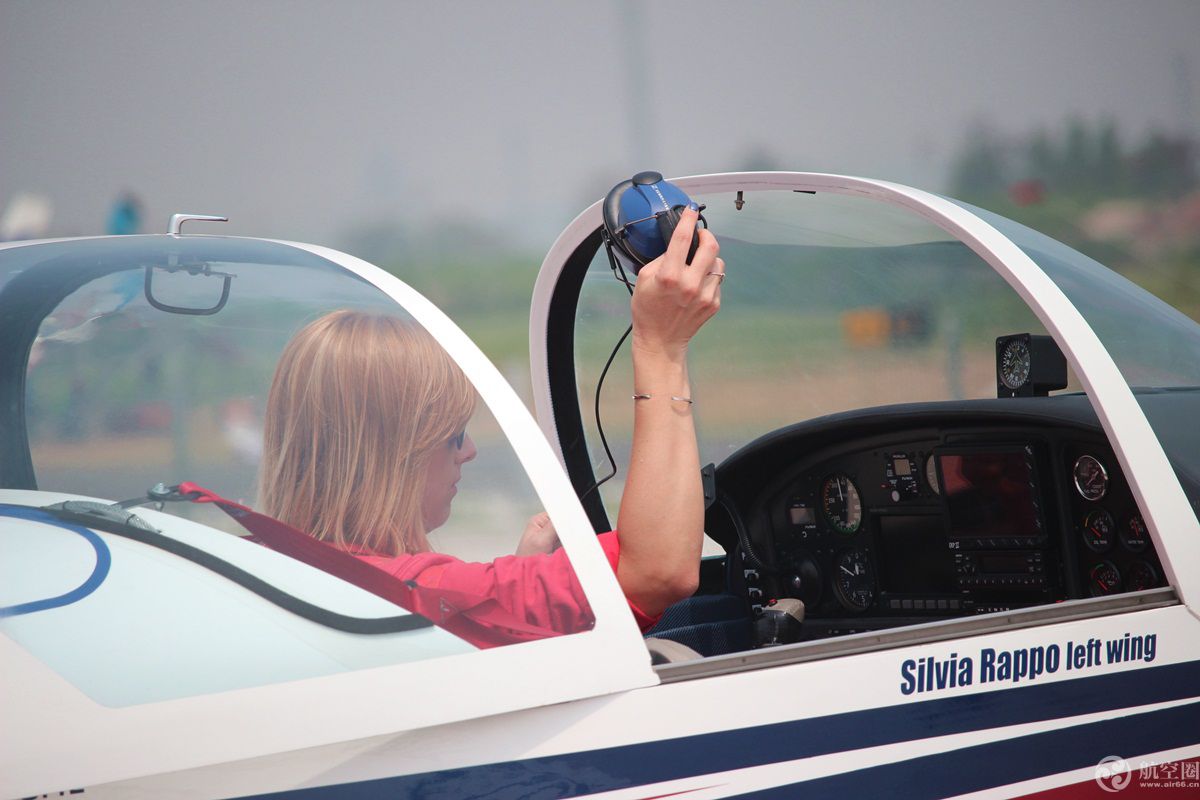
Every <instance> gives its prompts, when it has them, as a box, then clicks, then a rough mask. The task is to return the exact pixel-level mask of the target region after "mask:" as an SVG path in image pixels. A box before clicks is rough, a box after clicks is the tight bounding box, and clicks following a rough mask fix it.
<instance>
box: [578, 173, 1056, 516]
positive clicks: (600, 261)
mask: <svg viewBox="0 0 1200 800" xmlns="http://www.w3.org/2000/svg"><path fill="white" fill-rule="evenodd" d="M696 199H697V200H698V201H699V202H702V203H704V204H706V206H707V209H706V210H705V212H704V215H705V217H706V218H707V220H708V222H709V226H710V228H711V229H712V230H713V232H714V233H715V234H716V236H717V238H718V240H719V241H720V243H721V256H722V257H723V258H724V259H725V261H726V263H727V271H728V275H729V277H728V280H726V281H725V283H724V285H723V286H722V306H721V313H720V314H719V315H718V317H717V318H716V319H714V320H713V322H712V323H710V324H709V325H707V326H706V327H705V328H704V329H703V330H702V331H701V332H700V334H699V335H698V336H697V338H696V340H695V342H694V343H693V345H692V348H691V376H692V382H693V396H694V398H695V401H696V406H695V411H696V419H697V425H698V427H699V429H700V440H701V459H702V463H708V462H714V463H717V464H720V463H721V462H722V461H723V460H724V459H725V458H726V457H727V456H729V455H730V454H731V453H733V452H734V451H735V450H737V449H738V448H740V447H741V446H743V445H745V444H747V443H748V442H750V441H752V440H753V439H755V438H757V437H759V436H761V435H763V434H765V433H767V432H769V431H771V430H774V429H776V428H779V427H782V426H785V425H790V424H792V423H796V422H800V421H803V420H807V419H811V418H815V417H820V416H823V415H827V414H833V413H837V412H841V411H848V410H853V409H859V408H865V407H871V406H880V405H887V404H893V403H910V402H923V401H936V400H954V399H967V398H986V397H995V396H996V378H995V366H994V365H995V340H996V337H998V336H1002V335H1006V334H1012V333H1023V332H1029V333H1034V334H1043V333H1045V329H1044V328H1043V326H1042V325H1041V324H1040V323H1039V322H1038V321H1037V319H1036V317H1035V316H1034V315H1033V314H1032V312H1031V311H1030V310H1029V309H1028V307H1027V306H1026V304H1025V303H1024V302H1023V301H1022V300H1021V299H1020V297H1019V296H1018V295H1017V294H1016V293H1015V292H1014V291H1013V290H1012V289H1011V288H1009V286H1008V285H1007V284H1006V283H1005V282H1004V280H1003V279H1001V278H1000V277H999V276H998V275H997V274H996V273H995V271H994V270H993V269H992V268H991V267H990V266H989V265H988V264H987V263H985V262H984V261H983V260H982V259H981V258H979V257H978V256H977V255H975V254H974V253H973V252H972V251H971V250H970V249H969V248H968V247H967V246H966V245H964V244H962V243H961V242H959V241H957V240H955V239H953V238H951V237H950V236H949V235H948V234H947V233H945V232H944V231H943V230H942V229H940V228H938V227H936V226H934V225H933V224H931V223H929V222H928V221H926V220H925V219H924V218H922V217H920V216H918V215H917V214H915V213H913V212H911V211H908V210H906V209H904V208H900V207H897V206H894V205H891V204H888V203H883V202H880V201H876V200H871V199H868V198H862V197H853V196H844V195H833V194H827V193H816V194H813V193H807V192H793V191H746V192H744V193H741V195H740V200H741V202H740V203H737V202H735V201H736V200H737V199H738V196H737V195H735V193H733V192H728V193H712V194H706V195H702V196H698V197H697V198H696ZM628 323H629V311H628V295H627V292H626V290H625V288H624V287H623V286H621V285H620V284H619V283H618V282H617V281H615V280H614V279H613V276H612V273H611V270H610V267H609V263H608V259H607V257H606V255H605V252H604V250H603V249H601V250H600V251H599V252H598V253H597V254H596V256H595V257H594V258H593V260H592V263H591V266H590V268H589V271H588V273H587V276H586V278H585V281H584V285H583V288H582V290H581V296H580V300H579V306H578V312H577V318H576V341H575V365H576V374H577V379H578V389H579V396H580V404H581V407H582V408H584V409H585V414H584V420H585V429H586V430H587V432H588V435H589V439H588V446H589V451H590V453H591V454H592V459H593V467H594V470H595V472H596V474H597V476H601V475H604V474H607V472H608V462H607V459H606V458H605V457H604V449H603V446H602V444H601V442H600V437H599V433H598V430H597V427H596V421H595V418H594V415H593V414H592V407H593V398H594V395H595V391H596V384H597V381H598V378H599V375H600V372H601V369H602V368H603V366H604V363H605V360H606V359H607V356H608V354H609V352H610V351H611V349H612V347H613V345H614V344H615V342H616V341H617V339H618V337H619V336H620V334H621V332H622V331H623V330H624V328H625V326H626V325H628ZM620 357H621V358H627V357H628V356H627V353H622V354H621V356H620ZM630 373H631V371H630V370H629V369H628V368H627V367H626V368H617V367H616V366H614V367H613V368H612V369H610V371H609V374H608V376H607V377H606V379H605V385H604V387H603V393H602V397H601V400H600V412H601V414H600V416H601V422H602V425H603V428H604V432H605V435H606V436H607V439H608V442H609V444H610V445H611V446H612V448H613V451H614V455H615V457H616V460H617V463H618V464H620V463H624V461H623V459H624V458H625V457H626V456H627V454H628V447H629V435H630V429H631V424H632V423H631V420H632V410H631V408H630V403H629V400H628V398H629V396H630V394H632V391H633V387H632V386H631V385H630V383H629V375H630ZM1077 388H1078V386H1077V384H1076V382H1075V381H1074V380H1073V379H1072V382H1071V384H1070V386H1069V387H1068V389H1069V390H1073V389H1077ZM619 481H620V475H618V476H617V478H616V479H615V480H614V481H613V482H612V483H616V484H619ZM602 491H603V492H605V495H604V497H605V502H606V508H607V509H608V511H609V514H610V517H611V515H612V514H613V513H614V511H615V508H616V501H617V500H618V498H619V497H620V489H619V485H618V486H612V485H606V486H605V487H604V489H603V490H602Z"/></svg>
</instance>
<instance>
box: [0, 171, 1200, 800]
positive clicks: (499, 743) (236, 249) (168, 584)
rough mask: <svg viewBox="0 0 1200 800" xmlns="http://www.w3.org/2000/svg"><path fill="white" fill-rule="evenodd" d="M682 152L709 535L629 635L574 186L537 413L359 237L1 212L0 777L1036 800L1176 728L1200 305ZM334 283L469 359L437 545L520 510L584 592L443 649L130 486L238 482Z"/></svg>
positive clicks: (1190, 595)
mask: <svg viewBox="0 0 1200 800" xmlns="http://www.w3.org/2000/svg"><path fill="white" fill-rule="evenodd" d="M677 183H678V185H679V186H680V187H681V188H683V189H684V190H685V191H687V192H688V194H689V195H691V196H692V197H694V198H696V199H698V200H700V201H701V202H703V203H704V204H705V205H706V206H707V208H706V211H705V216H706V217H707V219H708V221H709V224H710V226H711V227H712V229H713V230H714V232H716V234H717V236H718V237H719V239H720V241H721V244H722V257H724V258H725V260H726V262H727V264H728V275H729V278H728V280H727V281H725V283H724V285H723V309H722V311H721V314H720V315H719V316H718V317H717V319H716V320H715V321H714V323H713V324H712V325H710V326H708V327H706V328H705V330H704V331H703V332H702V333H701V335H700V336H699V337H698V338H697V340H696V341H695V342H694V344H693V350H692V355H693V364H692V373H693V381H694V393H693V396H694V398H695V402H696V405H695V414H696V417H697V420H698V425H699V427H700V430H701V453H702V457H703V461H705V462H711V463H710V464H709V466H707V467H705V468H704V469H703V470H702V473H703V476H704V480H705V486H706V499H707V500H708V502H709V506H708V509H707V517H706V532H707V534H708V536H709V538H710V544H709V548H708V552H709V553H710V555H708V556H707V557H706V558H705V559H704V561H703V563H702V564H701V566H700V569H701V588H700V591H699V592H698V593H697V594H696V596H694V597H693V598H691V599H689V600H686V601H684V602H683V603H680V604H678V605H677V606H675V607H672V608H671V609H668V611H667V613H666V614H665V615H664V616H663V619H662V620H661V621H660V622H659V623H658V625H657V626H656V627H655V629H653V630H652V631H651V632H650V638H648V639H643V637H642V635H641V634H640V633H639V631H638V629H637V627H636V625H635V624H634V620H633V618H632V616H631V614H630V611H629V608H628V605H627V604H626V603H625V601H624V599H623V598H622V596H621V593H620V589H619V587H618V585H617V582H616V580H615V578H614V576H613V573H612V570H611V569H610V568H609V565H608V563H607V562H606V560H605V558H604V556H603V554H602V552H601V550H600V548H599V546H598V545H597V543H596V541H595V537H594V534H595V533H597V532H600V531H606V530H609V529H610V528H611V527H612V525H611V520H612V519H614V518H615V517H614V512H615V508H616V503H617V502H618V500H619V496H620V484H619V481H620V477H619V476H620V469H619V465H620V464H621V463H623V461H624V459H625V458H626V457H627V453H628V450H629V434H630V431H631V416H632V409H631V408H630V405H631V403H630V401H629V399H628V398H629V396H630V394H631V393H632V387H631V386H630V385H629V377H628V375H627V374H626V373H627V372H628V370H622V369H620V368H619V367H618V368H614V369H612V370H610V374H608V376H607V378H606V379H604V380H602V376H603V375H604V371H605V364H606V361H607V359H608V356H609V355H610V353H611V352H612V351H614V350H615V349H617V346H618V340H619V339H620V337H621V333H622V331H623V330H624V328H625V326H626V325H627V324H628V294H627V288H626V286H625V285H623V283H622V282H621V281H620V280H616V279H615V278H617V277H619V276H615V275H614V270H613V268H612V265H610V262H609V261H608V259H607V258H606V256H605V253H604V250H603V247H602V241H601V234H600V210H599V204H598V203H597V204H596V205H593V206H592V207H590V208H589V209H587V210H586V211H584V212H583V213H582V214H581V215H580V216H579V217H578V218H577V219H576V220H575V221H574V222H573V223H572V224H571V225H570V226H569V227H568V228H567V229H566V231H564V233H563V234H562V235H561V236H560V237H559V239H558V241H557V242H556V243H555V244H554V246H553V247H552V249H551V251H550V253H549V254H548V256H547V257H546V260H545V262H544V264H543V266H542V269H541V272H540V274H539V277H538V281H537V284H536V286H535V290H534V297H533V306H532V309H531V315H530V351H531V362H532V375H533V381H534V389H535V398H534V399H535V405H536V413H537V419H538V421H540V425H541V427H540V429H539V427H538V422H535V420H534V418H533V417H532V416H530V414H529V413H528V411H527V410H526V409H525V408H524V406H523V405H522V404H521V402H520V400H519V399H518V397H517V396H516V394H515V393H514V392H513V390H512V389H511V388H510V387H509V385H508V384H507V383H506V382H505V381H504V380H503V378H502V377H501V375H500V374H499V373H498V372H497V371H496V369H495V368H494V367H493V366H492V365H491V363H490V362H489V361H488V360H487V359H486V358H485V357H484V356H483V355H482V353H481V352H480V351H479V350H478V348H476V347H475V345H474V344H473V343H472V342H471V341H470V340H469V339H468V338H467V337H466V336H465V335H464V334H463V333H462V332H461V331H460V330H459V329H458V328H457V327H456V326H455V325H454V323H453V322H451V321H450V320H449V319H448V318H447V317H445V316H444V315H443V314H442V313H441V312H440V311H439V310H438V309H437V308H436V307H434V306H433V305H432V304H431V303H429V302H428V301H427V300H426V299H425V298H423V297H422V296H421V295H419V294H418V293H416V292H415V291H413V290H412V289H411V288H410V287H408V286H407V285H406V284H405V283H403V282H402V280H400V279H399V278H397V277H395V276H392V275H390V274H388V273H385V272H384V271H382V270H380V269H378V268H376V267H374V266H372V265H370V264H366V263H365V262H362V261H360V260H358V259H355V258H353V257H351V256H347V255H345V254H342V253H337V252H335V251H332V250H328V249H326V248H321V247H316V246H311V245H302V244H295V243H283V242H272V241H265V240H256V239H240V238H228V237H219V236H195V235H182V234H180V233H179V231H178V224H176V225H175V227H174V230H173V233H172V234H171V235H165V236H128V237H119V238H118V237H110V238H94V239H80V240H69V241H53V242H35V243H21V244H13V245H7V246H3V247H2V249H0V330H2V331H3V335H2V336H0V341H2V342H3V343H4V344H3V348H2V349H0V394H2V395H3V397H2V400H3V402H2V403H0V443H2V446H0V576H2V579H0V614H2V615H3V616H0V634H2V635H0V664H3V671H4V675H5V680H4V682H3V689H2V690H0V692H2V693H0V698H2V699H0V703H2V707H3V709H4V717H5V720H6V724H5V726H4V733H3V740H2V742H3V746H2V747H0V794H3V795H4V796H29V795H38V794H46V793H57V792H62V793H64V794H66V793H82V794H86V795H87V796H97V797H132V796H148V795H152V796H155V797H180V798H183V797H248V796H254V797H267V796H276V795H277V794H279V793H287V794H288V796H293V795H295V796H304V797H341V796H377V795H389V796H439V797H479V796H483V797H528V796H538V797H583V796H588V797H593V796H596V797H604V798H646V797H662V796H678V797H689V798H717V797H732V796H739V797H740V796H754V797H793V796H798V795H803V796H806V797H809V796H811V797H835V796H836V797H846V796H850V797H856V796H889V795H892V794H896V793H899V792H901V791H902V792H903V793H904V794H905V795H906V796H913V797H948V796H959V795H968V794H970V795H971V796H974V797H1018V796H1026V795H1033V794H1037V795H1038V796H1039V797H1054V796H1064V797H1065V796H1071V793H1073V792H1078V791H1080V790H1081V788H1086V787H1087V786H1090V785H1091V783H1092V782H1093V781H1101V782H1107V785H1108V786H1109V788H1111V787H1112V786H1113V785H1116V786H1118V787H1123V786H1124V785H1126V784H1127V783H1128V782H1129V780H1131V779H1132V776H1133V774H1134V772H1136V770H1137V769H1138V767H1139V764H1143V763H1145V764H1149V763H1151V762H1153V763H1155V764H1160V765H1161V764H1167V765H1170V764H1175V765H1178V764H1179V762H1183V763H1184V764H1187V765H1191V764H1193V763H1195V759H1197V757H1200V738H1198V736H1197V731H1200V621H1198V620H1197V618H1196V609H1197V602H1198V598H1200V572H1198V566H1200V530H1198V527H1200V524H1198V522H1197V518H1196V515H1195V511H1194V508H1195V503H1196V502H1197V501H1198V500H1200V471H1198V468H1200V463H1198V458H1200V456H1197V453H1200V449H1198V448H1197V444H1198V442H1197V438H1198V437H1200V431H1198V430H1197V426H1196V425H1195V424H1194V419H1196V417H1197V412H1198V411H1200V402H1198V401H1200V327H1198V326H1197V325H1196V324H1195V323H1193V322H1192V321H1190V320H1188V319H1187V318H1186V317H1183V316H1182V315H1180V314H1178V313H1176V312H1174V311H1173V310H1172V309H1171V308H1170V307H1169V306H1167V305H1166V304H1164V303H1162V302H1161V301H1159V300H1158V299H1156V298H1154V297H1152V296H1150V295H1148V294H1146V293H1145V292H1143V291H1141V290H1139V289H1137V288H1136V287H1135V286H1133V285H1132V284H1130V283H1128V282H1127V281H1125V280H1124V279H1122V278H1120V277H1119V276H1117V275H1115V274H1114V273H1111V272H1109V271H1108V270H1106V269H1105V268H1103V267H1102V266H1100V265H1099V264H1097V263H1095V262H1094V261H1091V260H1090V259H1087V258H1086V257H1084V256H1082V255H1081V254H1079V253H1076V252H1074V251H1072V250H1070V249H1068V248H1066V247H1064V246H1063V245H1061V244H1059V243H1056V242H1054V241H1052V240H1049V239H1047V238H1045V237H1042V236H1040V235H1039V234H1037V233H1035V232H1033V231H1030V230H1028V229H1026V228H1022V227H1021V226H1018V225H1015V224H1014V223H1011V222H1009V221H1007V220H1004V219H1002V218H999V217H996V216H994V215H991V214H989V213H987V212H985V211H982V210H980V209H975V208H971V207H968V206H964V205H962V204H960V203H956V202H955V201H952V200H949V199H946V198H942V197H938V196H935V195H931V194H928V193H925V192H922V191H919V190H916V189H911V188H907V187H902V186H898V185H895V184H889V183H884V182H879V181H870V180H863V179H857V178H849V177H842V176H831V175H819V174H798V173H796V174H793V173H748V174H730V175H714V176H702V177H695V178H684V179H680V180H679V181H677ZM341 308H355V309H362V310H368V311H371V312H372V313H382V314H391V315H397V316H401V317H403V318H404V319H407V320H410V321H412V322H414V323H415V324H417V325H420V326H422V327H423V328H424V329H425V330H427V331H428V332H429V333H430V334H432V335H433V336H434V337H435V339H436V340H437V342H438V343H439V344H440V345H441V346H442V347H443V348H444V350H445V352H446V353H447V354H449V355H450V356H451V357H452V358H453V359H454V360H455V361H456V362H457V363H458V364H459V365H460V366H461V368H462V370H463V372H464V373H465V374H466V376H467V377H468V378H469V379H470V381H471V382H472V383H473V384H474V386H475V388H476V389H477V391H478V394H479V397H480V399H481V401H482V402H481V406H480V408H479V410H478V411H477V413H476V416H475V418H473V419H472V420H471V422H470V425H469V428H470V431H471V435H472V437H473V438H474V439H475V441H476V442H477V443H478V444H479V453H480V455H479V458H478V461H477V463H476V464H474V465H472V467H471V469H470V470H468V471H464V472H463V482H462V484H461V485H460V487H459V496H458V499H457V500H456V501H455V508H454V513H453V515H452V517H451V520H450V522H449V523H448V524H447V525H446V526H445V527H444V528H441V529H439V530H438V531H437V532H436V533H435V535H434V538H435V539H436V544H437V546H438V548H439V549H441V550H444V551H446V552H449V553H452V554H454V555H457V556H460V557H462V558H466V559H472V560H486V559H491V558H494V557H497V556H498V555H500V554H503V553H506V552H511V550H512V548H513V546H514V545H515V543H516V539H517V536H518V534H519V532H520V530H521V525H522V524H523V521H524V519H525V518H526V517H528V516H529V514H531V513H534V512H537V511H540V510H542V509H543V508H544V509H545V510H546V511H547V512H548V513H549V515H550V518H551V519H552V521H553V522H554V524H555V526H556V528H557V530H558V532H559V535H560V538H561V541H562V545H563V547H564V549H565V550H566V553H567V555H568V557H569V561H570V565H571V568H572V569H573V571H574V574H575V576H576V578H577V580H578V582H579V584H580V586H581V587H582V591H583V593H584V594H585V596H586V600H587V603H588V605H589V606H590V609H591V613H592V617H593V618H594V623H593V624H591V625H590V627H588V628H587V629H585V630H579V631H576V632H565V633H563V635H556V636H549V637H546V638H543V639H540V640H536V641H529V642H524V643H520V644H512V645H508V646H502V647H494V648H490V649H482V650H480V649H476V648H475V647H473V646H471V645H470V644H468V643H467V642H466V641H464V640H463V639H461V638H459V637H457V636H455V635H454V634H453V633H452V632H450V631H449V630H447V629H446V628H445V627H444V626H438V625H433V624H431V622H430V621H429V620H427V619H424V618H421V617H420V616H419V615H415V614H412V613H410V612H409V611H408V610H406V609H405V608H404V607H403V604H402V603H397V602H392V601H389V600H388V599H386V598H385V597H381V596H380V595H379V593H377V592H373V591H371V590H370V589H369V587H367V586H366V585H365V584H364V583H363V582H361V581H358V580H357V579H356V578H355V577H354V576H353V575H350V574H340V573H339V572H338V570H337V569H336V568H331V569H322V568H321V566H320V565H318V564H314V563H309V562H306V561H305V560H304V559H303V558H297V557H292V556H290V555H288V554H287V553H286V552H282V551H281V550H283V551H286V550H287V547H283V548H276V547H264V546H262V543H261V542H259V541H255V540H254V538H253V537H248V536H246V534H247V531H246V530H245V529H244V528H243V527H242V526H241V525H239V524H238V523H237V522H236V521H235V517H236V514H235V515H234V517H230V516H227V515H225V514H222V513H221V511H220V510H218V509H217V508H214V507H213V505H212V504H196V503H189V502H185V501H186V500H187V499H189V496H188V495H189V492H188V491H187V487H186V485H185V486H184V487H183V488H182V489H179V490H175V491H172V490H171V489H169V488H166V486H164V487H163V488H158V489H155V490H151V491H148V487H155V486H156V485H158V484H164V485H171V484H180V483H181V482H183V481H188V482H190V483H192V484H197V485H202V486H204V487H207V488H208V489H210V490H212V491H213V492H215V493H217V494H219V495H222V496H224V497H227V498H231V499H232V500H233V501H235V502H237V503H240V504H242V505H244V506H252V505H253V504H254V491H255V465H254V463H253V462H254V459H255V455H256V452H257V451H256V449H255V447H254V446H253V439H254V435H253V431H254V430H255V426H256V425H261V419H262V415H263V408H264V402H265V394H266V391H267V388H268V386H269V384H270V380H271V375H272V372H273V370H274V367H275V363H276V361H277V360H278V357H279V354H280V352H281V350H282V349H283V347H284V345H285V343H286V342H287V341H288V340H289V339H290V338H291V336H292V335H293V334H294V333H295V332H296V331H297V330H298V329H299V328H300V327H301V326H303V325H304V324H305V323H307V322H308V321H310V320H312V319H314V318H316V317H318V316H321V315H322V314H325V313H327V312H329V311H332V310H334V309H341ZM618 352H619V351H618ZM601 384H603V386H602V385H601ZM998 395H999V396H998ZM602 430H603V434H602V433H601V431H602ZM543 434H544V435H543ZM608 452H611V454H612V460H613V463H614V465H617V467H618V469H617V474H618V477H617V478H616V479H615V480H609V481H607V482H602V479H603V478H604V476H605V475H606V474H607V473H608V472H609V471H611V468H610V464H609V460H608V456H607V455H606V453H608ZM598 484H599V485H598ZM194 497H195V493H192V498H191V499H194ZM156 503H158V505H157V506H156V505H155V504H156ZM268 544H270V543H269V542H268ZM284 544H286V542H285V543H284ZM1130 770H1133V771H1134V772H1131V771H1130ZM300 791H302V792H303V793H302V794H299V792H300Z"/></svg>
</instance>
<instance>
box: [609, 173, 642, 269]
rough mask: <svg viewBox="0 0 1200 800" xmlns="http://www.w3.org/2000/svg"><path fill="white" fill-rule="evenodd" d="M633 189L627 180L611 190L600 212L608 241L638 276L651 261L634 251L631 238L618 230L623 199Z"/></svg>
mask: <svg viewBox="0 0 1200 800" xmlns="http://www.w3.org/2000/svg"><path fill="white" fill-rule="evenodd" d="M633 187H634V183H633V181H632V180H625V181H621V182H620V183H618V184H617V185H616V186H614V187H613V188H611V189H609V190H608V194H606V195H605V196H604V203H603V204H602V205H601V207H600V211H601V215H602V216H603V218H604V232H605V233H606V234H607V235H608V240H609V241H610V242H611V243H612V246H613V247H615V248H616V249H617V252H618V253H620V254H621V255H622V256H624V257H625V258H626V259H627V260H628V261H629V268H630V269H631V270H632V271H633V274H634V275H636V274H637V273H638V271H639V270H641V268H642V267H644V266H646V264H647V263H648V262H649V261H650V259H648V258H646V257H645V256H643V255H642V254H641V253H639V252H638V251H637V250H636V249H634V247H633V245H632V243H631V242H630V241H629V237H628V236H625V235H622V234H621V233H620V232H619V230H618V229H619V228H620V227H621V198H622V197H623V196H624V195H625V192H627V191H629V190H630V189H632V188H633Z"/></svg>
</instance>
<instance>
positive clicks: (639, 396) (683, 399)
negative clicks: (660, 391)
mask: <svg viewBox="0 0 1200 800" xmlns="http://www.w3.org/2000/svg"><path fill="white" fill-rule="evenodd" d="M651 398H652V395H648V394H635V395H634V396H633V399H634V400H650V399H651ZM671 399H672V400H677V401H679V402H680V403H687V404H688V405H689V406H690V405H694V404H695V402H696V401H695V400H693V399H692V398H690V397H680V396H679V395H677V394H673V395H671Z"/></svg>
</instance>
